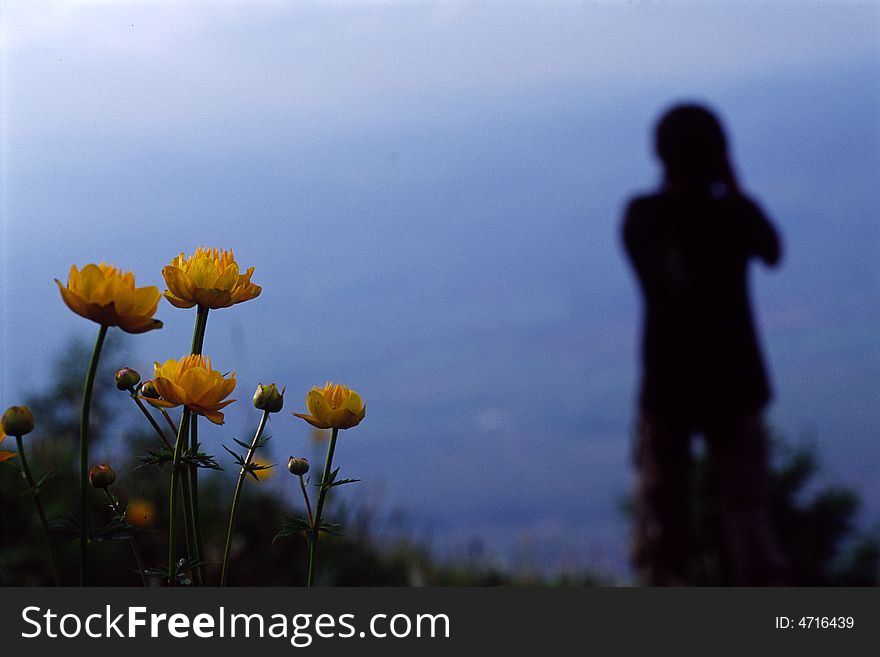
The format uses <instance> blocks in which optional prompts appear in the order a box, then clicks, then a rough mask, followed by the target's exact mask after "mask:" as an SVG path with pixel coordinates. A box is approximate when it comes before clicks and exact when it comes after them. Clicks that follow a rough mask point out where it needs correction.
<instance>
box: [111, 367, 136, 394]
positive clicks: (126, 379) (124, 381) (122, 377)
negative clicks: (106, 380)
mask: <svg viewBox="0 0 880 657" xmlns="http://www.w3.org/2000/svg"><path fill="white" fill-rule="evenodd" d="M115 379H116V387H117V388H119V389H120V390H131V389H132V388H134V387H135V386H136V385H137V384H138V383H140V381H141V375H140V374H139V373H138V372H137V371H135V370H133V369H131V368H130V367H123V368H122V369H121V370H116V375H115Z"/></svg>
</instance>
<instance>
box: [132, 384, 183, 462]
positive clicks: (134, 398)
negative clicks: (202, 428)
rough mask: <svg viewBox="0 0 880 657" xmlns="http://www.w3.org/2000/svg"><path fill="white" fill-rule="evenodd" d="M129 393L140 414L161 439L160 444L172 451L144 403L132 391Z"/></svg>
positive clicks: (166, 437)
mask: <svg viewBox="0 0 880 657" xmlns="http://www.w3.org/2000/svg"><path fill="white" fill-rule="evenodd" d="M130 392H131V398H132V399H133V400H134V403H135V404H137V406H138V408H139V409H141V412H142V413H143V414H144V417H146V418H147V419H148V420H149V421H150V424H151V425H153V428H154V429H155V430H156V433H158V434H159V438H161V439H162V442H163V443H165V447H167V448H168V449H174V448H173V447H172V446H171V442H170V441H169V440H168V436H166V435H165V432H164V431H162V427H160V426H159V423H158V422H156V420H155V418H154V417H153V416H152V415H150V411H148V410H147V407H146V406H144V402H142V401H141V400H140V398H139V397H138V396H137V393H135V392H134V390H131V391H130Z"/></svg>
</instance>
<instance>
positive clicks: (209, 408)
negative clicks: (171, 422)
mask: <svg viewBox="0 0 880 657" xmlns="http://www.w3.org/2000/svg"><path fill="white" fill-rule="evenodd" d="M152 382H153V385H154V386H155V388H156V390H157V392H158V393H159V394H160V395H161V398H160V399H155V398H152V397H143V396H142V398H143V399H145V400H146V401H148V402H149V403H150V404H152V405H153V406H164V407H165V408H171V407H172V406H180V405H181V404H182V405H184V406H186V407H187V408H188V409H190V410H191V411H193V412H194V413H198V414H199V415H204V416H205V417H206V418H208V419H209V420H211V422H213V423H214V424H223V413H221V412H220V409H221V408H224V407H225V406H228V405H229V404H231V403H232V402H234V401H235V400H234V399H227V400H226V401H223V399H224V398H225V397H228V396H229V395H230V394H231V393H232V391H233V390H234V389H235V383H236V382H235V372H233V373H232V374H230V375H229V378H228V379H226V378H224V377H223V375H222V374H221V373H220V372H215V371H214V370H213V369H211V359H209V358H208V357H207V356H200V355H196V354H193V355H191V356H184V357H183V358H181V359H180V360H179V361H177V360H174V359H169V360H166V361H165V362H164V363H162V364H160V363H156V364H155V365H154V375H153V381H152Z"/></svg>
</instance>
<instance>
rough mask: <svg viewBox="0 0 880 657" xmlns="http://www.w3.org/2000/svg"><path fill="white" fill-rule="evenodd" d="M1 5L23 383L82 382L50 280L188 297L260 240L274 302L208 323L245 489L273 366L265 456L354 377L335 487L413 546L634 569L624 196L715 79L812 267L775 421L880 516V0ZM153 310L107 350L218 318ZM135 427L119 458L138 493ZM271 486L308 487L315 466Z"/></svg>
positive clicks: (16, 336) (133, 352)
mask: <svg viewBox="0 0 880 657" xmlns="http://www.w3.org/2000/svg"><path fill="white" fill-rule="evenodd" d="M0 20H2V50H0V83H2V88H0V91H2V108H0V110H2V116H0V119H2V132H0V134H2V150H0V157H2V169H3V178H2V208H0V211H2V227H0V230H2V246H0V249H2V253H0V256H2V257H0V276H2V293H0V294H2V297H0V372H2V377H0V405H2V407H4V408H5V407H6V406H9V405H12V404H15V403H21V402H22V401H23V400H26V399H30V398H31V397H32V396H33V395H39V394H43V395H45V394H46V393H48V392H49V391H50V390H51V389H52V386H53V385H54V384H55V383H57V382H58V381H57V379H58V377H59V376H74V377H75V378H76V381H75V385H74V386H73V388H72V390H71V391H70V392H69V394H68V398H65V399H64V400H63V401H65V402H71V401H72V402H73V403H74V404H75V403H78V401H77V399H72V400H71V399H70V398H69V397H75V396H76V395H77V394H78V392H77V391H78V389H79V385H80V381H81V376H82V374H81V373H75V374H74V375H71V374H70V372H71V371H74V372H75V371H76V367H75V366H74V367H73V370H69V369H64V368H63V367H60V366H59V365H58V358H59V357H60V356H61V355H63V354H64V353H65V351H67V350H69V349H72V348H69V347H68V345H69V344H70V343H69V340H71V339H73V340H79V341H81V342H83V343H86V344H88V343H90V342H91V341H92V340H94V335H95V333H96V325H94V324H91V323H90V322H87V321H85V320H83V319H82V318H79V317H77V316H75V315H73V314H72V313H71V312H70V311H69V310H68V309H67V308H66V307H65V306H64V304H63V303H62V302H61V300H60V297H59V294H58V291H57V289H56V287H55V284H54V283H53V282H52V279H53V278H59V279H61V280H62V281H63V282H65V281H66V277H67V273H68V270H69V268H70V265H71V264H73V263H75V264H77V265H78V266H82V265H84V264H86V263H88V262H98V261H102V260H104V261H107V262H112V263H113V264H115V265H117V266H120V267H122V268H123V269H126V270H131V271H134V272H135V274H136V276H137V280H138V284H139V285H148V284H152V285H157V286H160V288H161V289H164V284H163V281H162V277H161V268H162V266H164V265H166V264H168V262H169V261H170V260H171V258H172V257H174V256H175V255H177V254H178V253H179V252H181V251H185V252H187V253H191V252H192V251H193V250H194V248H195V247H196V246H197V245H205V246H218V247H222V248H232V249H234V250H235V253H236V256H237V259H238V262H239V263H240V265H241V266H242V267H248V266H254V267H256V272H255V274H254V277H253V281H254V282H255V283H257V284H259V285H262V286H263V294H262V295H261V296H260V297H259V298H258V299H257V300H255V301H252V302H248V303H246V304H243V305H239V306H235V307H233V308H230V309H225V310H220V311H216V312H214V313H212V314H211V317H210V319H209V322H208V331H207V338H206V342H205V353H206V354H208V355H210V356H211V357H212V360H213V361H214V364H215V367H216V368H217V369H220V370H221V371H227V370H235V371H236V372H237V378H238V381H239V388H238V390H237V391H236V395H235V396H236V397H237V398H238V399H239V403H237V404H233V405H232V406H230V407H229V408H228V409H227V411H228V412H227V423H226V425H224V426H222V427H214V426H208V425H207V423H203V429H202V432H201V437H202V440H203V442H204V443H205V447H206V449H207V450H208V451H209V452H211V453H213V454H215V455H217V457H218V460H219V461H220V462H221V464H222V465H224V467H225V468H226V471H225V473H224V474H222V475H219V476H218V477H217V478H216V479H217V482H216V485H217V486H218V490H223V491H224V494H225V492H226V490H227V489H228V495H229V496H230V497H231V486H232V483H231V477H232V475H233V474H234V472H235V470H234V467H233V464H232V461H231V458H229V457H228V455H227V454H226V453H225V452H224V451H223V450H222V448H221V446H220V445H221V443H225V444H227V445H231V444H232V438H233V437H237V438H240V439H247V438H249V436H250V435H252V432H253V430H254V428H255V426H256V423H257V421H258V419H259V413H258V412H257V411H255V410H254V409H253V408H252V406H251V404H250V397H251V395H252V394H253V390H254V388H255V387H256V384H257V383H259V382H277V383H278V385H279V386H281V385H285V386H287V397H286V399H287V403H286V407H285V413H283V414H281V415H279V416H275V417H273V419H272V422H271V425H270V433H271V435H272V441H271V443H270V448H269V453H268V454H267V455H266V456H267V458H269V459H270V460H271V461H273V462H278V463H279V464H282V470H283V464H284V463H286V460H287V457H288V456H289V455H290V454H305V455H307V456H310V457H313V463H315V462H316V461H321V460H322V458H323V456H322V455H321V449H323V448H322V447H321V445H320V444H318V445H316V444H315V440H316V439H315V438H314V437H313V436H312V430H311V427H309V426H308V425H307V424H306V423H304V422H302V421H300V420H296V419H295V418H291V417H290V416H289V415H288V414H287V413H286V411H302V410H303V409H304V408H305V394H306V392H307V390H308V389H309V388H310V387H311V386H313V385H316V384H323V382H324V381H325V380H327V379H331V380H333V381H339V382H344V383H346V384H348V385H349V386H351V387H352V388H353V389H355V390H357V391H358V392H359V393H360V394H361V395H362V396H363V397H364V398H365V399H366V400H367V401H368V412H367V417H366V420H365V421H364V422H363V423H362V424H361V425H360V426H358V427H357V428H356V429H353V430H351V431H346V432H343V434H342V436H341V438H340V443H339V446H338V449H337V452H336V459H335V462H336V464H338V465H339V466H341V469H342V470H341V472H342V473H343V474H344V475H345V476H349V477H358V478H360V479H362V480H363V482H362V483H359V484H355V485H353V486H348V487H343V489H338V493H339V494H338V498H339V500H338V504H340V505H343V506H344V508H347V509H351V510H356V509H370V510H371V511H370V513H374V514H378V517H380V518H384V520H383V521H381V522H379V520H376V521H375V523H374V524H373V527H374V528H375V527H380V526H381V531H380V532H379V533H381V534H382V535H383V540H386V541H389V542H390V543H389V544H392V543H394V541H395V540H398V539H399V538H400V537H401V536H404V537H406V540H407V541H412V542H415V543H417V544H418V545H419V546H421V547H422V548H424V549H425V550H426V551H428V552H429V553H430V554H431V555H432V558H433V559H437V560H440V561H441V562H447V561H453V562H454V561H456V560H459V561H460V560H465V561H467V560H473V559H478V560H479V561H480V563H481V564H483V565H484V566H487V567H491V568H497V569H498V570H499V571H503V572H506V573H523V572H526V571H527V572H529V573H534V574H535V576H536V577H539V578H541V577H545V578H552V577H553V576H555V574H558V573H564V572H573V573H574V572H577V573H580V572H587V571H588V572H590V573H595V574H598V575H599V576H600V578H601V579H602V580H603V581H605V582H614V583H626V582H629V581H631V579H632V575H631V573H630V570H629V566H628V561H627V543H628V531H629V518H628V515H627V511H626V508H627V499H628V496H629V493H630V487H631V483H632V471H631V464H630V449H631V433H632V432H631V428H632V422H633V414H634V404H635V393H636V390H635V388H636V376H637V348H638V330H639V321H640V308H639V300H638V295H637V290H636V286H635V281H634V279H633V276H632V275H631V272H630V271H629V270H628V267H627V264H626V262H625V258H624V255H623V252H622V249H621V244H620V239H619V228H620V220H621V212H622V209H623V207H624V205H625V203H626V201H627V199H628V198H629V197H630V196H632V195H633V194H635V193H639V192H644V191H646V190H649V189H651V188H652V187H654V186H656V184H657V183H658V181H659V168H658V166H657V164H656V163H655V161H654V159H653V157H652V155H651V133H652V129H653V123H654V121H655V120H656V118H657V117H658V116H659V114H660V113H661V112H662V111H663V110H664V109H665V108H666V107H667V106H668V105H670V104H672V103H673V102H677V101H680V100H697V101H700V102H704V103H707V104H708V105H710V106H712V107H714V108H715V109H717V110H718V112H719V113H720V115H721V117H722V119H723V120H724V122H725V125H726V127H727V130H728V133H729V135H730V138H731V141H732V157H733V160H734V162H735V164H736V166H737V167H738V172H739V175H740V179H741V182H742V183H743V186H744V188H745V189H746V191H747V192H748V193H751V194H752V195H753V196H754V197H755V198H756V199H757V200H758V201H759V202H760V203H761V204H762V206H763V207H764V209H765V211H766V212H767V213H768V215H769V216H770V217H772V218H773V219H774V220H775V221H776V223H777V225H778V227H779V228H780V230H781V232H782V234H783V239H784V247H785V256H784V262H783V266H782V268H781V269H780V270H778V271H776V272H772V273H767V272H766V271H765V270H761V269H760V268H755V270H754V271H753V272H752V280H753V286H754V287H753V292H754V296H753V302H754V305H755V310H756V315H757V317H758V321H759V324H760V327H761V332H762V336H763V346H764V350H765V354H766V356H767V359H768V364H769V366H770V370H771V375H772V380H773V382H774V387H775V389H776V393H777V394H776V399H775V401H774V403H773V404H772V406H771V409H770V413H769V421H770V423H771V424H772V426H773V427H775V430H776V432H777V434H778V435H780V436H784V437H785V440H786V444H788V445H789V446H791V449H793V450H795V451H797V450H799V449H801V450H807V451H809V450H812V451H811V453H812V454H813V455H814V457H815V466H816V467H815V468H814V469H812V470H810V474H809V477H805V478H804V479H803V480H802V481H800V482H798V485H799V487H798V489H797V491H798V492H797V495H795V496H794V497H793V498H792V499H791V500H789V501H790V502H791V504H793V505H797V504H801V505H807V506H808V505H809V503H810V500H815V499H816V497H815V496H816V495H820V496H821V495H822V494H823V491H827V490H829V489H841V488H842V487H843V488H846V490H847V491H848V493H847V494H848V495H850V496H851V497H850V498H849V499H850V501H851V502H852V504H851V505H850V506H849V507H847V508H848V511H847V514H846V522H845V523H844V525H842V526H841V527H842V528H841V531H840V532H838V533H839V536H838V538H840V539H841V541H842V543H841V544H842V546H843V547H842V548H841V549H843V548H845V547H846V543H847V540H849V542H850V543H852V544H853V545H854V544H855V543H856V542H857V540H860V539H857V538H854V537H858V536H861V537H864V536H876V535H877V534H878V532H880V478H878V477H877V472H878V467H880V442H878V433H877V432H878V426H880V404H878V400H880V341H878V339H877V327H878V326H880V269H878V266H877V260H878V254H880V243H878V242H880V229H878V216H877V208H878V207H880V186H878V184H877V181H878V179H880V4H878V3H876V2H860V3H833V4H832V3H811V2H804V3H796V4H795V3H782V2H743V3H708V2H695V3H672V2H670V3H656V4H653V3H633V2H620V3H612V2H596V3H574V2H523V3H515V4H509V5H507V4H500V3H499V4H495V3H486V4H479V3H460V2H451V1H450V2H425V3H413V4H406V3H396V2H390V3H389V2H377V3H359V2H341V3H300V4H297V5H296V6H288V5H285V4H280V3H233V2H215V3H185V4H184V3H158V2H157V3H138V2H132V3H120V4H109V3H25V2H2V3H0ZM156 316H157V317H158V318H159V319H162V320H163V321H164V322H165V328H164V329H163V330H161V331H154V332H151V333H148V334H144V335H142V336H133V337H128V336H125V337H124V338H123V336H122V334H121V333H120V332H119V331H113V332H111V333H117V334H118V335H117V336H116V337H117V338H118V340H119V344H120V346H119V348H118V350H117V351H115V352H113V353H112V354H111V355H110V356H108V358H112V359H113V362H109V360H108V362H107V363H106V366H107V367H108V368H111V369H115V368H116V367H119V366H122V365H127V366H131V367H134V368H136V369H137V370H139V371H140V372H141V373H142V374H144V375H145V378H146V376H149V375H150V373H151V368H152V363H153V361H155V360H162V361H164V360H165V359H167V358H172V357H173V358H177V357H179V356H181V355H182V354H184V353H186V351H187V350H188V348H189V344H190V336H191V332H192V327H193V323H194V319H195V318H194V311H193V312H188V311H182V310H178V309H175V308H173V307H171V306H170V304H167V303H165V302H164V301H163V302H162V303H161V304H160V307H159V312H158V313H157V315H156ZM82 367H84V365H83V366H82ZM102 385H104V386H107V387H108V388H109V390H110V391H112V393H113V394H121V393H116V390H115V389H114V388H112V382H111V381H110V379H108V378H104V379H103V380H102ZM110 391H108V393H107V394H108V395H110V394H111V392H110ZM65 394H67V393H65ZM44 401H46V400H44ZM59 403H60V400H59ZM50 405H51V404H50ZM136 413H137V411H136V409H135V408H134V407H133V406H131V407H129V406H127V405H125V404H123V405H122V406H121V407H120V409H119V411H118V412H114V414H112V417H113V418H115V419H112V420H108V425H107V427H108V431H110V430H111V429H112V427H114V426H120V427H121V424H124V423H128V424H132V425H137V423H138V422H140V421H142V419H141V418H139V417H138V416H137V415H136ZM39 422H40V420H39V417H38V425H39ZM127 435H128V434H127V433H126V431H123V430H122V429H121V428H119V429H117V430H115V433H113V434H112V435H107V436H105V438H104V439H103V440H102V442H100V443H99V444H98V445H97V446H96V448H95V449H94V450H93V454H94V460H95V461H96V462H97V461H98V460H112V462H113V463H114V467H116V470H117V472H119V473H120V481H119V485H120V487H121V488H122V489H124V488H125V485H126V480H125V477H126V474H127V473H130V471H131V470H130V469H131V467H133V466H134V465H135V464H136V463H135V459H134V456H133V455H132V452H133V450H134V449H135V444H137V448H138V449H140V443H137V441H135V440H134V439H131V441H129V439H128V438H126V437H125V436H127ZM55 438H57V434H56V436H55ZM52 439H53V436H50V435H48V434H45V433H44V434H43V435H42V436H40V435H35V437H34V442H33V444H34V445H35V446H36V447H40V446H43V447H44V448H45V446H46V445H48V444H50V443H51V440H52ZM318 440H319V439H318ZM46 449H48V448H46ZM50 451H51V450H49V451H47V454H48V453H50ZM140 452H141V453H142V452H143V450H142V449H141V450H140ZM32 460H34V459H33V457H32ZM785 463H788V465H791V463H790V462H788V461H786V462H785ZM4 465H9V463H7V464H4ZM784 465H785V464H784V463H783V464H782V465H780V467H783V466H784ZM35 467H36V464H35ZM143 472H144V471H143V470H140V471H138V473H143ZM282 474H283V475H284V476H283V477H282V476H281V475H282ZM0 476H2V477H3V478H4V479H6V480H11V481H14V483H15V486H20V482H18V481H17V478H16V477H14V476H13V472H12V471H7V470H3V471H2V472H0ZM131 476H132V477H139V476H142V474H132V475H131ZM59 481H60V479H59ZM251 483H253V484H254V486H255V487H256V486H264V487H267V488H266V489H265V490H271V491H272V494H273V495H276V496H277V498H278V499H280V500H284V503H285V504H289V505H290V506H295V505H296V500H297V498H296V497H295V496H296V495H298V485H297V482H296V480H295V478H293V477H290V476H289V475H287V473H286V472H283V471H282V472H279V474H277V475H276V476H275V477H274V478H272V479H271V480H267V481H263V482H259V484H256V483H255V482H249V484H251ZM56 485H57V486H59V487H60V486H61V484H60V483H58V484H56ZM138 485H139V486H141V487H142V488H143V487H144V486H145V485H146V484H142V483H139V484H138ZM9 486H10V487H13V484H9ZM269 487H271V488H269ZM344 489H347V490H344ZM4 490H6V489H4ZM10 490H11V488H10ZM59 490H60V488H59ZM789 492H791V491H789ZM335 493H336V491H334V494H335ZM9 494H10V495H17V494H18V493H17V492H10V493H9ZM133 494H134V493H133V492H132V495H133ZM218 494H219V493H218ZM46 495H50V491H49V489H47V492H46ZM811 496H812V497H811ZM221 499H225V498H223V497H222V495H221ZM29 503H30V502H29V501H26V500H25V501H23V502H22V504H29ZM223 504H226V502H223ZM222 508H223V509H224V510H225V508H226V507H225V506H223V507H222ZM804 508H806V507H804ZM62 511H63V510H62V509H58V513H61V512H62ZM354 512H355V511H352V513H354ZM371 517H372V516H371ZM843 529H846V530H847V532H849V534H846V532H844V531H843ZM36 531H38V530H36ZM376 531H378V530H376ZM273 533H274V528H273V531H270V532H269V539H271V535H272V534H273ZM844 534H846V535H844ZM847 536H849V538H848V539H847ZM832 556H833V555H832ZM829 558H830V557H829ZM416 579H418V578H416ZM254 581H256V580H254ZM408 581H409V580H408ZM410 583H412V582H411V581H410Z"/></svg>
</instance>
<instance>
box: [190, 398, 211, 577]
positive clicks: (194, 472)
mask: <svg viewBox="0 0 880 657" xmlns="http://www.w3.org/2000/svg"><path fill="white" fill-rule="evenodd" d="M198 417H199V416H198V415H197V414H196V413H193V414H192V418H191V419H190V426H189V446H190V454H195V453H196V452H198V447H199V422H198ZM188 478H189V507H190V511H189V514H190V527H191V532H192V543H193V546H192V547H193V550H194V554H195V557H196V559H197V560H198V561H199V565H198V566H197V567H196V569H195V581H196V585H198V586H204V585H205V581H206V579H207V573H206V572H205V566H204V564H203V563H201V562H202V561H204V559H203V558H202V554H203V553H202V527H201V523H200V522H199V466H197V465H196V464H195V463H190V464H189V473H188Z"/></svg>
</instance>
